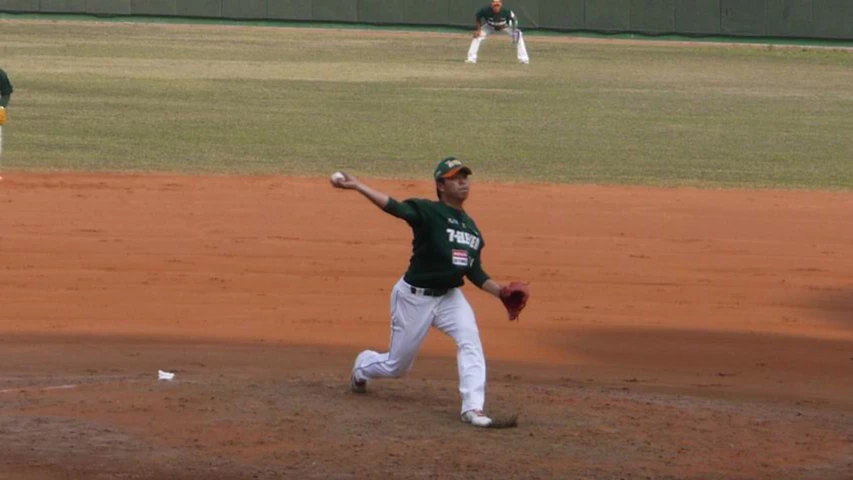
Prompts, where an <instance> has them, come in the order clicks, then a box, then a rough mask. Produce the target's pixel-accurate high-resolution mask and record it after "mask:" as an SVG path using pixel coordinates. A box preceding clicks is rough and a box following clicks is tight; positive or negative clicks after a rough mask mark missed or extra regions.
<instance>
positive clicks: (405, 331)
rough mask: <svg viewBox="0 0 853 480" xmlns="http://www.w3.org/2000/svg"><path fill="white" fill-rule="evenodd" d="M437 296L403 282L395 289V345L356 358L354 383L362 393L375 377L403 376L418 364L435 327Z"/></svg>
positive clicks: (392, 292)
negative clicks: (422, 346)
mask: <svg viewBox="0 0 853 480" xmlns="http://www.w3.org/2000/svg"><path fill="white" fill-rule="evenodd" d="M437 302H438V298H437V297H428V296H424V295H418V294H416V293H412V291H411V286H410V285H409V284H407V283H406V282H404V281H403V280H402V279H401V280H400V281H399V282H397V284H396V285H395V286H394V288H393V289H392V290H391V344H390V347H389V349H388V352H386V353H379V352H375V351H373V350H365V351H363V352H361V353H360V354H358V357H356V361H355V365H353V370H352V376H351V380H350V384H351V386H352V389H353V391H354V392H359V393H360V392H362V391H364V388H365V386H366V383H367V381H368V380H370V379H372V378H388V377H401V376H403V375H405V374H406V372H408V371H409V370H410V369H411V368H412V365H413V364H414V361H415V356H416V355H417V353H418V349H419V348H420V346H421V343H423V341H424V338H426V335H427V333H428V332H429V327H430V325H431V324H432V319H433V315H434V314H433V310H434V309H435V305H436V303H437Z"/></svg>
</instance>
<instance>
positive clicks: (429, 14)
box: [0, 0, 853, 40]
mask: <svg viewBox="0 0 853 480" xmlns="http://www.w3.org/2000/svg"><path fill="white" fill-rule="evenodd" d="M486 3H487V2H486V0H0V12H11V13H83V14H94V15H149V16H163V17H174V16H178V17H194V18H213V19H216V18H222V19H238V20H288V21H317V22H348V23H369V24H380V25H407V24H408V25H439V26H453V27H462V26H471V25H472V24H473V21H474V12H475V11H476V10H477V9H478V8H480V7H482V6H484V5H485V4H486ZM505 4H506V6H508V7H510V8H512V9H513V10H514V11H515V13H516V14H517V15H518V17H519V19H520V22H521V25H522V28H525V29H528V30H534V29H547V30H561V31H578V30H586V31H597V32H612V33H622V32H638V33H648V34H686V35H725V36H750V37H777V38H778V37H782V38H819V39H844V40H851V39H853V0H505Z"/></svg>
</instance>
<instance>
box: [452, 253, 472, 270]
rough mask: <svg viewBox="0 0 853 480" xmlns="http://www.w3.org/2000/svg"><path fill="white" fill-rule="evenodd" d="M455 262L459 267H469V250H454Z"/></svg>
mask: <svg viewBox="0 0 853 480" xmlns="http://www.w3.org/2000/svg"><path fill="white" fill-rule="evenodd" d="M453 264H454V265H456V266H457V267H467V266H468V250H454V251H453Z"/></svg>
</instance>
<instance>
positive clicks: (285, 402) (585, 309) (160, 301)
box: [0, 173, 853, 479]
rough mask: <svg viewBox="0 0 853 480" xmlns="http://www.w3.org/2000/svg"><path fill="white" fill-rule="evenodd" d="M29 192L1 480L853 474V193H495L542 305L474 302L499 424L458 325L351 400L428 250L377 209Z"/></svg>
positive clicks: (9, 328) (10, 342)
mask: <svg viewBox="0 0 853 480" xmlns="http://www.w3.org/2000/svg"><path fill="white" fill-rule="evenodd" d="M4 176H5V179H4V180H3V181H2V182H0V261H2V267H0V309H2V314H0V445H2V454H0V479H60V478H63V479H64V478H141V479H148V478H151V479H153V478H187V479H189V478H207V479H217V478H222V479H225V478H300V479H304V478H383V479H392V478H394V479H395V478H454V479H455V478H459V479H461V478H542V479H546V478H595V479H611V478H614V479H615V478H627V479H634V478H702V479H711V478H767V479H780V478H791V479H794V478H797V479H849V478H853V279H851V278H853V277H851V272H853V222H851V221H850V218H851V213H850V212H853V194H850V193H819V192H782V191H715V190H691V189H668V190H664V189H647V188H623V187H618V188H616V187H597V186H573V187H570V186H545V185H540V186H531V185H498V184H475V185H474V188H475V190H474V192H473V196H472V200H471V202H470V206H469V210H470V212H471V213H472V215H473V216H474V218H475V219H477V221H478V224H479V226H480V227H481V229H482V231H483V232H484V235H485V239H486V242H487V245H488V247H487V248H486V250H485V251H484V262H485V266H486V269H487V271H489V272H490V273H492V274H493V275H494V276H495V277H496V278H497V279H499V280H503V279H515V278H520V279H526V280H529V281H530V282H531V286H532V290H533V298H532V301H531V304H530V305H529V307H528V309H527V310H526V311H525V314H524V315H523V316H522V319H521V322H520V323H518V324H510V323H508V322H506V321H505V320H504V319H503V318H504V317H503V312H502V311H501V307H500V305H498V304H497V302H495V301H494V300H493V299H490V298H488V297H487V296H486V295H485V294H483V293H481V292H478V291H476V289H474V288H471V287H466V294H467V296H468V299H469V300H470V301H471V303H472V305H473V306H474V309H475V311H476V312H477V315H478V320H479V324H480V328H481V331H482V337H483V343H484V347H485V350H486V355H487V360H488V361H489V374H488V376H489V390H488V398H487V408H488V410H489V411H490V412H492V413H493V414H496V415H504V414H511V413H515V412H518V413H520V425H519V427H518V428H516V429H512V430H477V429H474V428H472V427H467V426H465V425H463V424H461V423H460V422H459V421H458V417H457V408H458V395H457V393H456V368H455V360H454V351H453V346H452V343H451V342H450V340H448V339H446V338H444V337H442V336H441V335H440V334H438V333H437V332H433V333H431V334H430V337H429V338H428V340H427V343H426V345H425V346H424V349H423V350H422V355H421V356H420V357H419V359H418V361H417V362H416V365H415V368H414V370H413V371H412V373H411V374H410V375H409V376H408V377H406V378H404V379H401V380H397V381H393V382H391V381H389V382H376V383H373V384H371V386H370V389H371V391H370V393H369V394H368V395H366V396H354V395H352V394H350V393H349V392H348V390H347V378H348V374H349V369H350V367H351V363H352V359H353V358H354V355H355V354H356V353H357V352H358V351H359V350H360V349H362V348H365V347H373V348H377V349H382V348H384V347H385V346H386V343H387V339H388V325H387V322H388V320H387V317H388V312H387V303H388V299H387V296H388V293H389V291H390V287H391V286H392V285H393V283H394V281H395V280H396V278H397V277H398V276H399V275H400V274H401V273H402V271H403V269H404V268H405V265H406V261H407V259H408V254H409V238H410V233H409V231H408V230H407V228H406V226H405V225H404V224H403V223H402V222H399V221H397V220H395V219H393V218H390V217H387V216H384V215H382V214H381V213H380V212H378V211H377V210H376V209H375V208H374V207H372V206H370V205H369V204H368V203H367V202H365V201H363V200H361V199H358V198H356V196H355V195H354V194H352V193H347V192H340V191H333V190H332V189H331V188H329V187H328V184H327V182H326V180H325V179H292V178H282V177H246V178H234V177H171V176H119V175H116V176H103V175H102V176H96V175H65V174H63V175H60V174H57V175H37V174H26V175H19V174H14V173H13V174H9V173H5V174H4ZM376 185H377V186H378V187H380V188H382V189H385V190H387V191H388V192H389V193H391V194H392V195H394V196H396V197H408V196H430V195H431V188H430V185H429V184H428V183H412V182H409V183H401V182H386V181H382V182H376ZM158 369H162V370H168V371H172V372H175V373H176V375H177V376H176V380H175V381H173V382H158V381H157V379H156V374H157V370H158Z"/></svg>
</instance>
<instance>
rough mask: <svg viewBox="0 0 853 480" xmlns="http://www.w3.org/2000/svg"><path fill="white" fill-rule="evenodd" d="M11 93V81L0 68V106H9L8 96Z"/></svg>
mask: <svg viewBox="0 0 853 480" xmlns="http://www.w3.org/2000/svg"><path fill="white" fill-rule="evenodd" d="M11 95H12V82H10V81H9V77H7V76H6V72H4V71H3V70H0V107H4V108H5V107H8V106H9V98H10V97H11Z"/></svg>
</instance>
